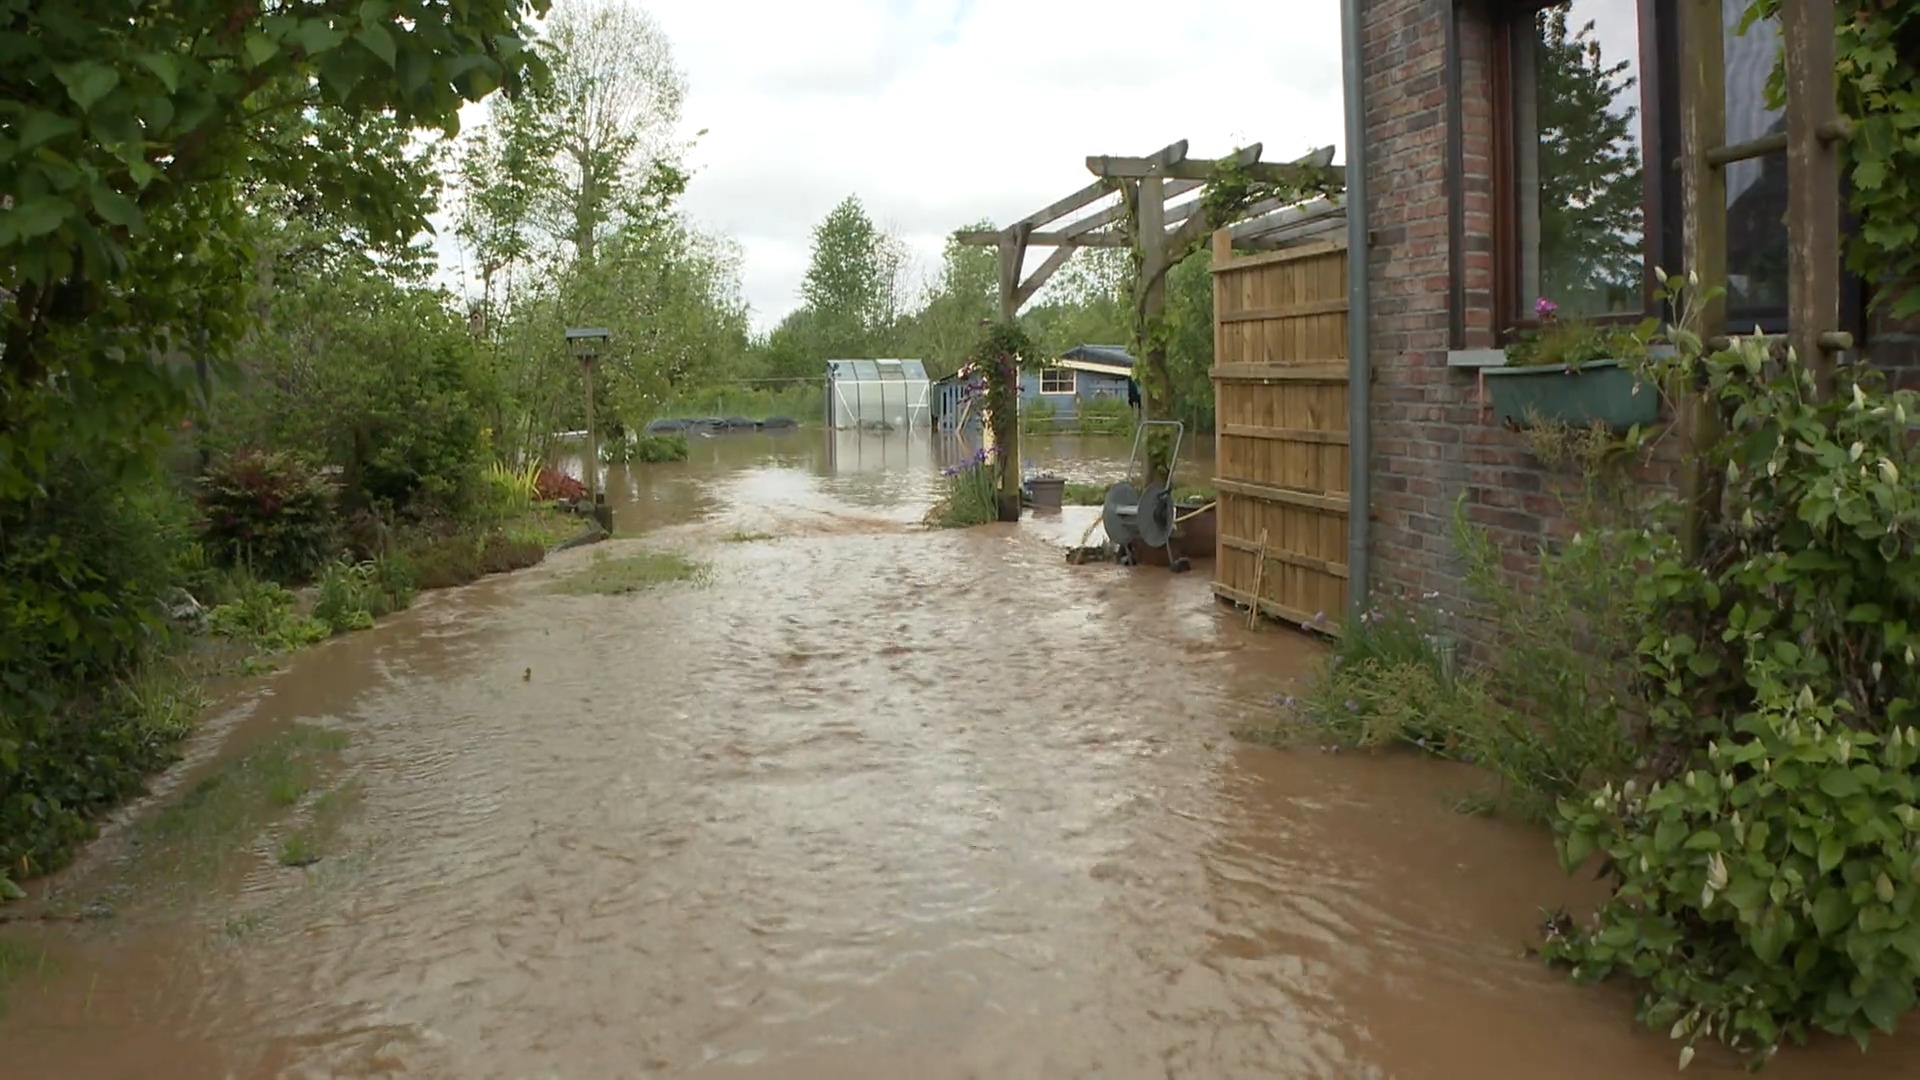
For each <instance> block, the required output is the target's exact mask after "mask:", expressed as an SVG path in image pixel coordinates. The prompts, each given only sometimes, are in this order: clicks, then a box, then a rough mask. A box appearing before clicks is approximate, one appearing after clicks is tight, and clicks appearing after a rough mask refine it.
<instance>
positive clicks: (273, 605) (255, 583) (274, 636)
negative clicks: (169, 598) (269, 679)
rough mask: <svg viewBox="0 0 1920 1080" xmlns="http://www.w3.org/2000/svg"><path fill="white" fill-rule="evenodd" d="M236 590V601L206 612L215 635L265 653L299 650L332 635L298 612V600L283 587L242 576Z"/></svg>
mask: <svg viewBox="0 0 1920 1080" xmlns="http://www.w3.org/2000/svg"><path fill="white" fill-rule="evenodd" d="M236 587H237V589H238V595H237V596H236V597H235V599H233V600H230V601H228V602H226V603H224V604H220V605H218V606H216V607H215V608H213V610H212V611H210V612H208V613H207V625H208V628H209V629H210V630H211V631H212V632H213V633H215V634H218V635H220V636H221V637H225V638H231V639H233V640H235V641H242V642H245V643H247V644H249V645H252V646H253V647H255V648H257V649H260V650H262V651H264V652H284V651H287V650H290V649H297V648H299V647H300V646H302V645H311V644H313V643H314V642H316V641H325V640H326V639H327V638H329V637H332V636H333V627H332V626H330V625H328V624H327V622H325V621H324V620H322V619H318V618H314V617H312V616H309V615H301V614H300V613H299V612H298V611H297V610H296V606H297V601H298V600H299V598H298V597H297V596H295V595H294V594H293V592H292V591H291V590H289V589H287V588H285V587H284V586H281V585H278V584H276V583H274V582H271V581H260V580H257V579H251V578H245V577H242V578H240V579H238V580H237V581H236Z"/></svg>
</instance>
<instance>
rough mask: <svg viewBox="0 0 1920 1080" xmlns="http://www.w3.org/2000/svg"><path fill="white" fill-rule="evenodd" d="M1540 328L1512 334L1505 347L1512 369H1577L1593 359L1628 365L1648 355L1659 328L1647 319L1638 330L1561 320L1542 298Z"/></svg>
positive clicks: (1552, 307)
mask: <svg viewBox="0 0 1920 1080" xmlns="http://www.w3.org/2000/svg"><path fill="white" fill-rule="evenodd" d="M1535 310H1536V311H1537V312H1538V313H1539V315H1540V326H1539V328H1538V329H1534V330H1522V331H1519V332H1517V333H1515V334H1514V336H1513V340H1512V341H1511V342H1509V343H1508V345H1507V348H1506V353H1507V363H1508V364H1509V365H1510V366H1513V367H1568V368H1570V367H1578V366H1579V365H1581V364H1586V363H1590V362H1592V361H1595V360H1618V361H1621V362H1622V363H1628V364H1631V363H1633V362H1635V361H1638V360H1640V359H1642V358H1644V357H1645V356H1646V355H1647V348H1648V346H1649V344H1651V342H1652V341H1653V339H1654V334H1655V332H1656V331H1657V330H1658V329H1659V322H1658V321H1657V320H1654V319H1648V320H1646V321H1645V322H1644V323H1642V324H1641V325H1639V326H1637V327H1624V326H1611V325H1604V324H1599V323H1594V322H1591V321H1589V320H1587V319H1562V318H1559V317H1558V316H1557V314H1556V311H1557V308H1555V307H1554V306H1553V304H1552V301H1550V300H1548V299H1547V298H1545V297H1542V298H1541V299H1540V300H1539V302H1538V303H1537V304H1536V305H1535Z"/></svg>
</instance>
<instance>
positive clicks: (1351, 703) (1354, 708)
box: [1347, 698, 1360, 712]
mask: <svg viewBox="0 0 1920 1080" xmlns="http://www.w3.org/2000/svg"><path fill="white" fill-rule="evenodd" d="M1347 711H1348V712H1359V711H1360V703H1359V702H1357V701H1355V700H1353V699H1352V698H1348V699H1347Z"/></svg>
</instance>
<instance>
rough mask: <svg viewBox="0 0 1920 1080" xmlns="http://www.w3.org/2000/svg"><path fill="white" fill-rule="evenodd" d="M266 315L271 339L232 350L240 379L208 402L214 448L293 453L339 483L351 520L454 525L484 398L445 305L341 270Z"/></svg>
mask: <svg viewBox="0 0 1920 1080" xmlns="http://www.w3.org/2000/svg"><path fill="white" fill-rule="evenodd" d="M271 303H272V310H271V312H270V318H269V322H270V325H271V327H272V329H271V332H267V333H261V334H258V335H256V336H255V337H253V338H252V339H251V340H250V341H249V342H248V343H247V344H246V346H245V347H244V348H243V349H241V350H240V355H239V357H238V359H239V362H240V366H241V367H242V369H243V370H244V372H245V374H246V376H247V377H246V378H244V379H243V380H241V381H240V382H238V383H236V384H234V386H233V387H232V389H231V390H230V391H229V392H228V393H226V394H225V395H223V397H222V398H221V400H220V402H219V415H220V418H221V422H220V425H219V426H218V428H217V429H216V433H215V441H216V443H217V444H219V445H220V446H222V447H224V448H226V449H240V448H244V447H247V446H282V447H285V446H297V447H301V448H303V449H304V450H305V451H307V452H308V453H311V454H312V455H313V456H314V458H315V459H316V460H317V461H320V462H323V463H325V464H327V465H332V466H336V467H337V468H338V469H339V470H340V490H339V493H338V497H339V502H340V504H341V506H342V508H343V509H345V510H347V511H349V512H351V511H358V510H364V509H369V508H376V507H378V508H385V509H387V510H390V511H393V512H397V513H402V514H408V515H413V516H422V515H426V514H429V513H450V514H458V513H463V512H465V511H466V510H467V509H468V507H469V506H470V504H471V501H472V499H473V498H474V496H475V495H476V494H478V493H479V490H480V489H479V484H480V477H481V473H482V462H483V455H484V446H485V435H484V433H483V430H482V417H483V414H484V411H485V409H486V407H487V405H488V404H489V403H490V401H491V398H492V390H491V388H490V387H489V385H488V384H487V381H486V377H485V374H484V364H483V362H482V359H481V355H480V352H479V348H480V346H479V343H478V341H477V340H476V339H475V338H474V336H473V334H472V333H471V332H470V331H469V330H468V328H467V327H466V325H465V323H464V321H463V320H462V319H461V318H460V317H459V316H458V315H456V314H455V313H454V312H453V311H452V310H450V309H449V308H448V307H447V305H446V304H445V302H444V298H443V297H442V296H441V295H439V294H438V293H436V292H434V291H432V290H428V289H424V288H415V287H409V286H405V285H399V284H396V283H395V282H393V281H392V280H388V279H386V278H383V277H381V276H379V275H375V274H368V273H363V272H360V271H357V270H352V271H346V272H343V273H340V274H336V275H311V274H309V275H300V276H289V277H288V278H286V279H283V280H281V281H280V282H279V283H278V287H277V288H276V289H275V290H274V291H273V293H272V295H271Z"/></svg>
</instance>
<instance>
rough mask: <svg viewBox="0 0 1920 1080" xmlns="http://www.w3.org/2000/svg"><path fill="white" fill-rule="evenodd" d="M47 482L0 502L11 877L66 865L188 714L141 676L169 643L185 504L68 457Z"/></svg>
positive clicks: (186, 527)
mask: <svg viewBox="0 0 1920 1080" xmlns="http://www.w3.org/2000/svg"><path fill="white" fill-rule="evenodd" d="M41 475H42V477H43V487H42V488H41V489H40V490H39V491H37V492H36V493H34V494H33V495H32V496H30V497H27V498H22V499H4V500H0V865H7V866H8V867H10V869H11V870H12V871H13V872H14V874H15V876H17V877H27V876H31V875H33V874H36V873H40V872H43V871H45V870H49V869H53V868H56V867H58V866H59V865H61V864H62V863H64V862H65V861H66V859H67V858H68V857H69V855H70V852H71V847H72V845H73V844H74V843H76V842H78V841H79V840H82V839H84V838H86V837H87V836H89V835H91V831H92V826H91V824H90V820H91V819H92V817H93V816H94V815H96V814H97V813H99V812H100V811H102V810H104V809H105V808H107V807H110V806H112V805H113V804H114V803H116V802H117V801H119V800H120V799H121V798H124V797H125V796H126V795H129V794H131V793H134V792H137V791H138V790H139V789H140V786H141V784H142V781H143V778H144V775H145V774H146V773H147V772H148V771H149V770H150V769H152V768H155V767H157V766H158V765H159V764H162V763H164V759H165V756H166V755H165V751H166V750H167V749H168V748H169V747H170V746H171V743H172V742H173V741H174V740H176V739H177V738H178V737H179V735H180V734H181V733H182V732H183V725H184V719H183V717H187V716H188V713H189V712H190V710H185V709H182V710H175V709H171V708H170V707H169V706H168V705H167V703H166V701H164V700H163V698H162V696H161V695H159V694H157V693H156V692H155V687H156V686H157V682H156V680H155V679H154V678H151V677H149V676H148V675H147V674H145V670H146V669H147V668H150V667H153V666H154V664H155V661H154V660H153V659H152V658H153V657H154V656H155V655H156V654H158V653H159V652H160V651H162V649H163V647H164V646H165V645H166V643H167V641H168V639H169V638H170V637H171V635H170V633H169V631H168V629H167V625H166V622H165V612H164V609H163V607H162V604H161V600H162V597H163V596H164V595H165V594H166V593H167V591H168V590H169V588H170V587H171V586H172V585H173V584H174V583H175V582H176V581H179V580H181V579H182V577H183V573H184V568H186V567H188V566H189V565H190V564H191V562H192V561H193V560H192V557H191V551H192V544H191V540H190V537H191V535H192V506H191V503H190V502H189V501H188V500H187V499H186V498H185V497H184V496H183V495H182V494H181V493H180V492H179V491H178V490H177V489H176V488H174V487H173V486H172V485H171V484H170V483H168V482H167V481H166V479H165V478H164V477H162V476H159V475H157V474H155V473H154V472H153V471H150V470H139V469H136V470H134V471H132V472H123V471H121V470H120V469H118V468H113V469H109V468H104V467H100V466H98V465H97V464H95V463H92V462H89V461H85V460H82V459H79V458H76V457H73V456H64V457H57V458H55V459H53V460H51V461H49V462H48V464H47V467H46V468H45V469H44V470H43V471H42V473H41ZM123 687H138V688H139V693H137V694H128V693H123V692H122V688H123ZM149 711H151V712H152V713H153V714H154V715H159V714H160V713H161V712H163V711H164V712H166V714H167V715H166V717H165V718H164V722H163V723H160V724H158V725H157V726H152V727H150V726H148V725H146V724H145V718H146V717H147V715H148V713H149ZM163 731H164V737H162V732H163Z"/></svg>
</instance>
